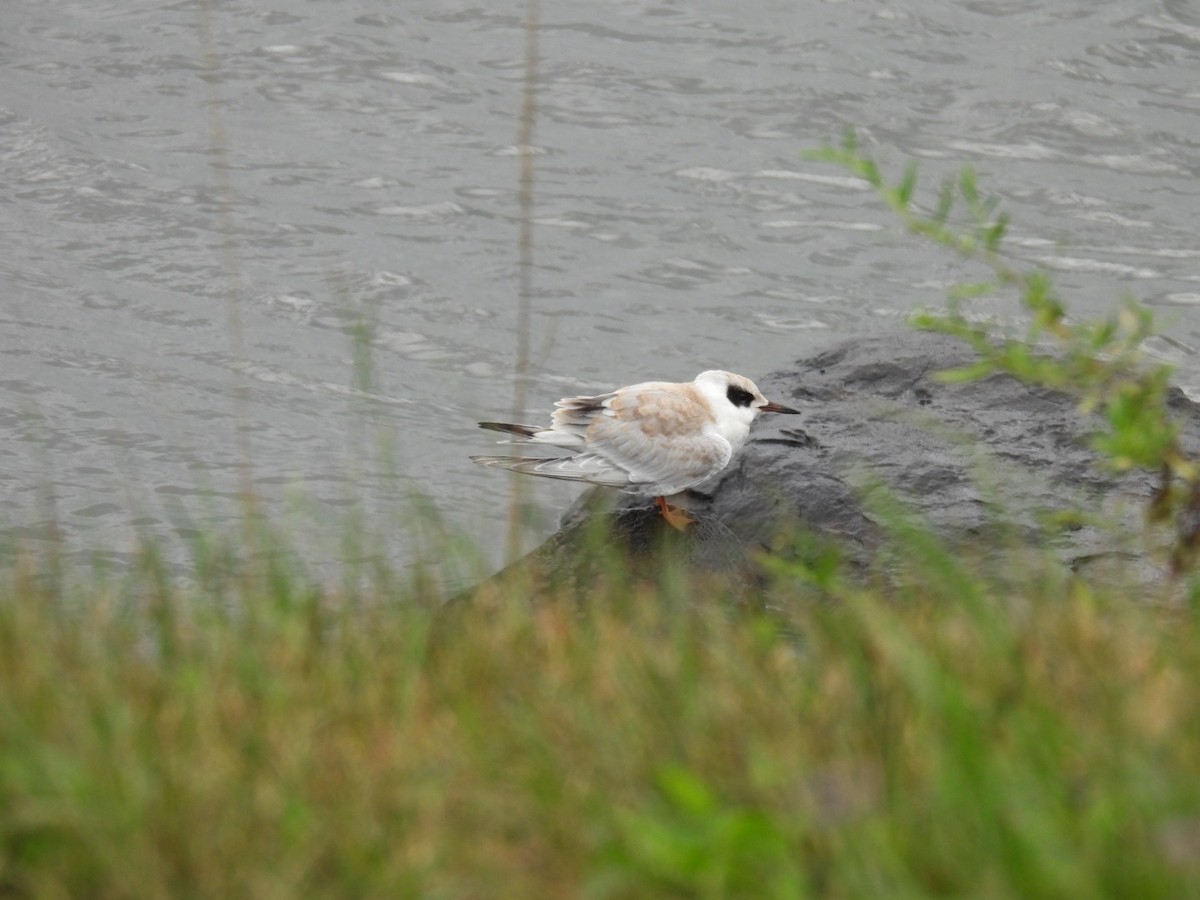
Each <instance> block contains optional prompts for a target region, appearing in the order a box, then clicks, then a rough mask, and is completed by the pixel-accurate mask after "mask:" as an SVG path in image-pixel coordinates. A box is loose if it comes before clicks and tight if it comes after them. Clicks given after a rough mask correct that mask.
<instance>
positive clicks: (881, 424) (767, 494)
mask: <svg viewBox="0 0 1200 900" xmlns="http://www.w3.org/2000/svg"><path fill="white" fill-rule="evenodd" d="M975 360H976V358H975V356H974V354H973V351H972V350H971V349H970V348H969V347H968V346H966V345H965V344H964V343H962V342H961V341H958V340H956V339H954V338H950V337H946V336H944V335H938V334H932V333H922V332H903V333H900V334H895V335H886V336H874V337H865V338H860V339H856V340H851V341H847V342H845V343H842V344H839V345H837V346H835V347H833V348H831V349H829V350H826V351H824V352H822V353H819V354H817V355H816V356H813V357H810V358H808V359H802V360H799V361H798V362H796V363H795V364H794V365H792V366H790V367H788V368H787V369H784V370H780V371H776V372H773V373H771V374H770V375H767V376H765V377H763V378H759V379H757V382H758V386H759V387H760V388H761V389H762V391H763V393H764V394H765V395H766V396H767V397H768V398H769V399H772V400H777V401H779V402H781V403H785V404H788V405H790V406H795V407H797V408H798V409H800V410H801V415H800V416H798V417H797V416H786V417H785V416H762V417H760V418H759V420H758V421H757V422H756V423H755V427H754V429H753V431H752V433H751V437H750V441H749V443H748V444H747V445H746V446H745V447H744V448H743V449H742V451H741V453H740V454H739V455H738V456H737V457H736V458H735V459H734V461H733V463H732V464H731V465H730V466H729V467H728V468H727V469H726V470H725V471H724V472H722V473H721V474H720V475H719V476H718V477H717V478H716V479H714V481H713V482H712V483H709V484H706V485H702V486H701V488H702V490H700V491H694V492H692V502H690V503H689V504H688V506H689V508H690V509H691V510H692V511H693V513H694V514H696V515H697V516H698V517H699V518H700V521H701V524H702V527H698V528H693V529H691V530H690V531H689V533H688V535H685V536H683V537H682V538H678V539H675V540H673V544H674V545H675V550H676V551H680V550H681V552H682V558H683V559H684V560H685V561H687V562H689V563H690V564H693V565H694V566H696V567H698V568H701V569H707V570H715V571H721V572H725V573H729V572H732V571H736V570H737V569H738V568H739V567H740V566H743V564H744V561H745V560H746V559H747V550H748V549H749V548H758V547H769V546H771V545H772V544H773V542H775V541H776V540H777V536H778V535H779V534H780V532H781V530H788V529H791V530H794V529H796V528H800V529H803V530H806V531H808V532H811V533H815V534H817V535H820V536H822V537H824V538H827V539H833V540H835V541H836V542H837V543H838V544H839V546H840V548H841V553H842V554H843V555H844V556H846V557H847V558H849V559H850V560H851V561H857V562H859V563H863V564H865V563H867V562H869V561H870V560H871V559H873V557H874V551H875V549H876V548H877V547H878V544H879V541H880V539H881V536H882V529H881V527H880V526H881V523H880V522H879V521H878V520H877V517H876V516H875V515H874V514H873V513H872V504H871V503H870V502H867V501H864V496H867V497H869V494H870V485H872V484H873V483H874V484H879V485H884V486H886V487H887V489H889V490H890V491H891V492H892V493H893V494H895V495H896V496H897V497H898V498H900V499H901V500H902V501H903V502H904V503H905V504H906V506H907V507H908V508H909V509H911V510H913V511H914V512H915V513H917V514H918V515H919V517H920V518H922V519H923V520H924V521H925V522H926V523H927V524H928V525H929V526H930V527H931V528H932V529H933V530H934V531H935V532H936V533H938V534H939V535H941V536H942V537H944V538H946V539H948V540H950V541H974V542H976V543H979V539H980V538H985V539H987V538H993V537H995V536H997V535H1004V536H1005V537H1006V538H1012V537H1014V536H1015V537H1017V538H1019V539H1023V540H1027V541H1038V542H1043V543H1046V542H1048V543H1049V545H1050V546H1051V547H1052V548H1053V549H1054V550H1055V552H1056V553H1057V554H1058V556H1059V558H1060V559H1061V560H1062V561H1063V562H1064V563H1065V564H1066V565H1068V566H1071V567H1078V566H1080V565H1084V564H1092V563H1094V562H1095V561H1097V560H1104V559H1107V558H1117V557H1119V558H1121V559H1123V560H1128V559H1129V558H1130V557H1131V556H1133V557H1135V558H1139V559H1140V557H1139V556H1138V554H1139V552H1140V545H1139V543H1138V541H1137V540H1136V538H1137V536H1138V535H1139V534H1140V531H1141V527H1142V526H1141V522H1142V515H1143V513H1144V510H1145V508H1146V504H1147V502H1148V501H1149V499H1150V497H1151V496H1152V494H1153V492H1154V490H1155V484H1156V478H1155V476H1154V474H1153V473H1147V472H1130V473H1126V474H1123V475H1120V476H1118V475H1116V474H1114V473H1112V472H1111V471H1107V470H1105V469H1104V468H1102V467H1101V466H1100V465H1099V462H1098V456H1097V454H1096V453H1095V452H1094V451H1093V450H1092V449H1091V448H1090V446H1089V431H1090V430H1092V429H1094V428H1095V427H1096V420H1095V419H1094V418H1089V417H1088V416H1086V415H1084V414H1082V413H1081V412H1080V411H1079V409H1078V405H1077V403H1076V402H1075V401H1074V400H1072V399H1071V398H1070V397H1068V396H1066V395H1063V394H1061V393H1057V392H1054V391H1050V390H1045V389H1040V388H1035V387H1030V386H1028V385H1025V384H1023V383H1021V382H1019V381H1017V380H1016V379H1014V378H1010V377H1008V376H1003V375H995V376H991V377H988V378H985V379H982V380H979V381H974V382H969V383H965V384H944V383H942V382H940V381H938V380H936V379H935V377H934V376H935V375H936V373H938V372H939V371H942V370H944V369H949V368H955V367H959V366H966V365H969V364H971V363H972V362H974V361H975ZM1171 403H1172V407H1173V411H1174V412H1175V413H1176V415H1177V416H1179V417H1180V420H1181V422H1182V423H1183V426H1184V434H1183V439H1184V441H1185V442H1186V443H1188V444H1191V445H1193V446H1194V445H1196V443H1197V442H1200V416H1198V415H1197V407H1196V405H1195V404H1193V403H1191V401H1189V400H1187V399H1186V398H1185V397H1184V396H1183V395H1182V393H1179V392H1176V395H1174V396H1172V398H1171ZM596 490H597V491H600V490H603V489H596ZM864 492H865V493H864ZM605 493H606V494H612V492H610V491H605ZM593 495H594V492H589V493H588V494H587V495H585V496H584V497H583V498H581V500H580V502H578V503H576V504H575V506H574V507H572V508H571V509H570V510H568V512H567V514H566V515H565V516H564V519H563V526H562V529H561V530H560V531H559V533H558V534H556V535H555V536H554V537H553V538H551V539H550V540H549V541H548V542H547V543H546V544H545V545H543V547H541V548H539V550H537V551H534V553H533V554H530V556H529V557H526V559H525V560H523V561H522V562H521V563H519V564H518V566H521V565H529V564H534V565H536V566H538V567H541V568H543V569H548V570H550V571H554V572H558V573H560V574H563V573H566V572H569V571H570V570H571V568H572V567H573V565H574V560H575V557H576V554H577V551H578V548H579V545H580V539H581V536H582V535H583V534H584V532H585V531H587V530H588V528H589V527H590V528H593V529H595V528H596V527H597V522H598V521H599V527H600V530H601V531H605V530H607V531H608V532H609V533H610V534H611V536H612V538H613V540H614V541H616V542H617V543H618V545H619V546H624V547H627V548H630V549H632V550H633V551H634V552H633V556H634V557H635V558H638V557H640V558H643V559H645V558H647V557H648V556H649V557H653V552H652V548H655V547H659V546H661V540H660V537H661V533H662V530H663V528H662V522H661V520H660V519H659V518H658V517H657V516H655V515H654V514H653V512H652V511H647V510H646V509H645V508H644V507H645V503H646V501H645V500H644V499H639V498H634V497H628V496H626V495H616V508H615V512H609V513H595V512H592V511H590V510H591V508H592V505H593V504H594V502H595V497H594V496H593ZM639 507H640V508H641V509H639ZM1076 508H1083V509H1094V510H1100V509H1103V510H1104V511H1105V513H1106V517H1107V518H1108V519H1109V520H1110V521H1113V522H1116V523H1118V527H1116V528H1110V529H1107V530H1106V529H1104V528H1102V527H1099V526H1096V525H1091V524H1081V525H1079V526H1078V527H1075V528H1074V529H1073V530H1068V531H1062V530H1059V532H1057V533H1054V534H1051V533H1050V532H1048V531H1047V530H1046V529H1045V528H1044V527H1042V523H1041V517H1042V515H1043V514H1044V513H1046V512H1053V511H1060V510H1064V509H1076ZM597 516H600V517H602V518H600V519H599V520H597ZM668 530H669V529H668ZM689 542H690V543H689ZM1143 562H1144V560H1143Z"/></svg>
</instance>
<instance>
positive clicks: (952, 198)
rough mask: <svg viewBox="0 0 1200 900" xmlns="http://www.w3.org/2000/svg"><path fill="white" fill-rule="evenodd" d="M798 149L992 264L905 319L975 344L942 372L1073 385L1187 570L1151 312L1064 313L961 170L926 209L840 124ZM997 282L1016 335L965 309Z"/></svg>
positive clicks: (1173, 437)
mask: <svg viewBox="0 0 1200 900" xmlns="http://www.w3.org/2000/svg"><path fill="white" fill-rule="evenodd" d="M807 155H808V156H809V158H811V159H815V160H822V161H825V162H832V163H836V164H838V165H841V166H843V167H845V168H846V169H848V170H849V171H850V172H852V173H853V174H855V175H857V176H858V177H860V178H862V179H863V180H865V181H866V182H867V183H868V184H870V185H871V186H872V187H873V188H875V190H876V191H877V192H878V194H879V196H880V197H881V198H882V199H883V201H884V202H885V203H886V204H887V205H888V207H889V208H890V209H891V210H892V211H893V212H894V213H895V214H896V215H897V216H898V217H899V219H900V221H901V222H902V223H903V225H904V226H905V227H906V228H907V229H908V230H909V231H911V232H913V233H914V234H918V235H921V236H923V237H926V238H928V239H930V240H933V241H935V242H937V243H938V244H941V245H942V246H944V247H948V248H949V249H951V250H953V251H954V252H955V253H957V254H959V255H960V256H962V257H963V258H965V259H969V260H976V261H979V262H982V263H984V264H985V265H986V266H987V267H988V268H990V269H991V272H992V276H991V277H990V278H987V279H984V280H981V281H975V282H971V283H966V284H960V285H958V286H956V287H955V288H954V289H953V290H952V291H951V292H950V295H949V297H948V301H947V304H946V307H945V309H944V310H941V311H936V312H935V311H929V310H924V311H922V312H919V313H917V314H916V315H915V316H914V317H913V319H912V321H913V324H915V325H916V327H918V328H924V329H928V330H932V331H940V332H943V333H946V334H951V335H954V336H955V337H958V338H961V339H963V340H965V341H967V342H968V343H969V344H970V345H971V346H972V347H973V348H974V349H975V351H976V352H977V353H978V355H979V361H978V362H977V363H975V364H974V365H972V366H970V367H968V368H964V369H959V370H956V371H948V372H943V373H942V376H941V377H942V378H944V379H945V380H948V381H966V380H970V379H975V378H983V377H985V376H987V375H991V374H993V373H996V372H1005V373H1007V374H1009V375H1013V376H1015V377H1016V378H1019V379H1021V380H1022V381H1025V382H1027V383H1029V384H1034V385H1040V386H1043V387H1048V388H1053V389H1055V390H1059V391H1064V392H1066V393H1068V394H1071V395H1072V396H1074V397H1076V398H1078V400H1079V403H1080V409H1081V411H1082V412H1091V411H1095V412H1098V413H1099V414H1100V415H1101V417H1102V420H1103V422H1104V427H1103V428H1102V429H1101V430H1099V431H1097V433H1096V434H1095V435H1094V437H1093V439H1092V443H1093V446H1094V447H1095V449H1096V450H1097V451H1099V452H1100V453H1101V454H1102V455H1103V457H1104V459H1105V460H1106V461H1107V464H1108V465H1110V466H1111V467H1113V468H1114V469H1117V470H1124V469H1129V468H1133V467H1139V468H1144V469H1150V470H1154V471H1157V472H1158V473H1159V477H1160V483H1159V490H1158V493H1157V495H1156V497H1155V499H1154V501H1153V503H1152V504H1151V506H1150V508H1149V509H1148V510H1147V515H1148V519H1149V520H1150V522H1152V523H1157V524H1166V525H1168V526H1169V527H1171V528H1172V529H1173V537H1172V546H1171V548H1170V565H1171V570H1172V571H1173V572H1174V573H1175V574H1176V575H1178V574H1180V573H1181V572H1183V571H1184V570H1185V569H1187V568H1189V567H1191V565H1192V564H1193V563H1194V561H1195V558H1196V552H1197V549H1198V548H1200V466H1198V465H1197V461H1196V459H1195V457H1194V454H1192V453H1189V452H1188V451H1187V450H1186V449H1185V448H1184V447H1183V446H1182V445H1181V443H1180V441H1179V428H1178V426H1177V424H1176V423H1175V422H1174V421H1173V419H1172V416H1171V414H1170V412H1169V410H1168V403H1167V399H1168V392H1169V390H1170V378H1171V374H1172V371H1173V369H1172V367H1171V366H1170V365H1167V364H1165V363H1152V362H1150V361H1148V360H1147V359H1146V357H1145V354H1144V353H1143V352H1142V349H1141V348H1142V344H1143V342H1144V341H1145V340H1146V338H1147V337H1149V336H1151V335H1152V334H1153V333H1154V318H1153V315H1152V314H1151V312H1150V310H1148V309H1146V308H1145V307H1144V306H1142V305H1140V304H1139V303H1137V302H1136V301H1135V300H1134V299H1133V298H1127V299H1126V300H1125V301H1124V302H1123V304H1122V306H1121V308H1120V309H1119V310H1118V311H1116V312H1114V313H1113V314H1111V315H1109V316H1106V317H1104V318H1101V319H1099V320H1095V321H1082V320H1078V319H1074V318H1072V317H1070V316H1069V315H1068V313H1067V307H1066V304H1065V302H1064V301H1063V299H1062V298H1061V297H1060V296H1059V294H1058V292H1057V290H1056V289H1055V287H1054V284H1053V281H1052V279H1051V278H1050V275H1049V274H1048V273H1047V272H1046V271H1044V270H1041V269H1037V268H1021V267H1019V266H1017V265H1014V264H1013V263H1011V262H1010V261H1009V260H1008V258H1007V257H1006V256H1005V255H1004V254H1003V253H1002V252H1001V243H1002V241H1003V239H1004V235H1005V233H1006V232H1007V230H1008V222H1009V219H1008V216H1007V215H1006V214H1005V213H1004V212H1002V211H1001V210H1000V204H999V199H998V198H997V197H995V196H992V195H987V194H984V193H982V192H981V191H980V190H979V187H978V185H977V183H976V178H975V174H974V172H973V170H972V169H970V168H964V169H962V170H961V171H960V173H959V175H958V177H957V178H954V179H950V180H947V181H945V182H943V183H942V185H941V188H940V189H939V191H938V194H937V202H936V204H935V206H934V207H933V209H932V210H929V209H923V208H922V207H921V206H919V205H918V204H917V202H916V201H915V200H914V195H915V193H916V189H917V166H916V164H915V163H910V164H909V165H908V167H907V168H906V169H905V170H904V174H903V175H902V176H901V177H900V179H899V180H898V181H895V182H892V181H889V180H888V179H887V178H886V177H885V176H884V174H883V172H882V171H881V170H880V167H879V165H878V164H877V163H876V161H875V160H874V159H873V158H872V157H871V156H870V155H869V154H868V153H866V152H865V151H864V150H863V148H862V146H861V145H860V144H859V142H858V139H857V137H856V135H855V133H854V132H853V131H847V132H846V135H845V137H844V139H843V141H842V143H841V145H840V146H837V147H834V146H827V147H824V148H822V149H819V150H815V151H812V152H810V153H809V154H807ZM1003 290H1012V291H1015V293H1016V294H1017V297H1018V299H1019V302H1020V305H1021V307H1022V308H1023V310H1024V312H1025V317H1024V318H1025V319H1026V321H1027V323H1028V324H1027V325H1026V326H1025V330H1024V333H1023V334H1015V333H1013V332H1012V330H1011V329H1009V330H1000V329H997V328H996V327H995V326H994V325H991V324H988V323H983V322H979V321H972V320H971V319H970V318H968V316H967V310H968V304H969V302H970V301H971V300H972V299H975V298H978V297H981V296H984V295H988V294H993V293H996V292H999V291H1003Z"/></svg>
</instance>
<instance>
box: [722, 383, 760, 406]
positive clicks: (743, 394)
mask: <svg viewBox="0 0 1200 900" xmlns="http://www.w3.org/2000/svg"><path fill="white" fill-rule="evenodd" d="M725 396H726V397H728V398H729V402H730V403H732V404H733V405H734V406H749V405H750V404H751V403H753V402H754V395H753V394H752V393H750V392H749V391H747V390H744V389H743V388H740V387H737V386H736V385H732V384H731V385H730V386H729V390H728V391H726V392H725Z"/></svg>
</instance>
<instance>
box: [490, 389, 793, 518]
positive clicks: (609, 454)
mask: <svg viewBox="0 0 1200 900" xmlns="http://www.w3.org/2000/svg"><path fill="white" fill-rule="evenodd" d="M554 405H555V406H556V407H557V409H556V410H555V411H554V414H553V416H552V418H551V424H550V427H549V428H538V427H536V426H533V425H514V424H510V423H507V422H480V423H479V427H480V428H485V429H487V430H489V431H501V432H504V433H506V434H510V435H514V436H515V437H516V440H511V441H502V442H501V443H530V444H546V445H549V446H551V447H557V448H560V449H563V450H568V451H570V453H569V454H568V455H565V456H554V457H538V458H528V457H521V456H472V457H471V460H472V461H473V462H477V463H479V464H480V465H482V466H490V467H493V468H500V469H510V470H512V471H513V472H521V473H523V474H526V475H539V476H541V477H543V478H560V479H563V480H566V481H584V482H588V483H589V484H600V485H606V486H608V487H615V488H619V489H620V490H622V491H626V492H628V493H633V494H639V495H642V496H646V497H654V498H655V504H656V505H657V506H658V508H659V511H660V512H661V513H662V515H663V518H665V519H666V520H667V521H668V522H669V523H670V524H671V525H673V526H675V527H676V528H679V529H681V530H682V529H683V528H685V527H686V526H687V525H688V524H690V523H691V521H692V520H691V518H690V517H689V516H688V515H687V513H685V512H683V511H682V510H680V509H678V508H676V507H674V506H671V505H670V504H668V503H667V501H666V498H667V497H669V496H671V495H672V494H678V493H680V492H682V491H685V490H687V489H688V488H690V487H693V486H694V485H697V484H700V483H701V482H702V481H704V480H705V479H707V478H710V477H711V476H713V475H715V474H716V473H718V472H720V471H721V470H722V469H724V468H725V467H726V466H727V465H729V462H730V460H731V459H733V456H734V454H735V453H737V452H738V450H740V449H741V447H742V445H743V444H745V443H746V439H747V438H748V437H749V436H750V424H751V423H752V422H753V421H754V419H755V417H756V416H757V415H758V414H759V413H762V412H774V413H789V414H797V413H799V410H795V409H792V408H791V407H788V406H783V405H781V404H779V403H771V402H768V401H767V398H766V397H764V396H763V395H762V392H761V391H759V389H758V387H757V386H756V385H755V384H754V382H753V381H751V380H750V379H749V378H746V377H744V376H742V375H734V374H733V373H732V372H722V371H720V370H711V371H708V372H701V373H700V374H699V375H697V376H696V379H695V380H694V381H690V382H683V383H679V384H676V383H673V382H666V381H646V382H643V383H642V384H631V385H629V386H628V387H623V388H617V390H615V391H612V392H611V393H608V394H598V395H597V396H595V397H566V398H564V399H562V400H559V401H558V402H557V403H555V404H554Z"/></svg>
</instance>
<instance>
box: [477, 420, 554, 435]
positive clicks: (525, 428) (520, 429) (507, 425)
mask: <svg viewBox="0 0 1200 900" xmlns="http://www.w3.org/2000/svg"><path fill="white" fill-rule="evenodd" d="M479 427H480V428H482V429H484V430H485V431H499V432H501V433H502V434H515V435H517V436H518V437H523V438H531V437H533V436H534V435H535V434H537V433H538V432H539V431H541V430H542V429H540V428H536V427H534V426H533V425H515V424H513V423H511V422H480V423H479Z"/></svg>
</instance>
